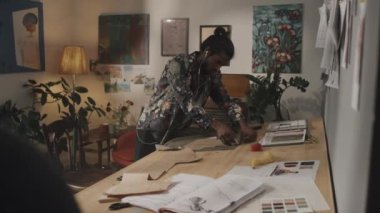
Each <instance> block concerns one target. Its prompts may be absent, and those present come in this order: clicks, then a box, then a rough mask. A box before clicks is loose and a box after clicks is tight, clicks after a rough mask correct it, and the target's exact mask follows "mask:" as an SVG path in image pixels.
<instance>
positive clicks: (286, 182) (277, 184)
mask: <svg viewBox="0 0 380 213" xmlns="http://www.w3.org/2000/svg"><path fill="white" fill-rule="evenodd" d="M259 180H260V181H262V182H264V186H265V193H262V194H260V195H259V196H257V197H256V198H255V199H253V200H252V201H251V202H248V203H247V204H246V205H243V206H241V207H240V208H239V209H238V211H237V212H238V213H252V212H260V200H261V199H270V198H274V197H277V198H278V197H284V198H286V197H294V196H304V197H306V199H307V200H308V201H309V204H310V206H311V207H312V209H313V210H314V211H327V210H329V209H330V207H329V205H328V204H327V202H326V200H325V199H324V197H323V195H322V194H321V192H320V191H319V189H318V187H317V186H316V185H315V183H314V181H313V180H312V179H310V178H302V179H300V178H297V179H295V178H283V177H266V178H259Z"/></svg>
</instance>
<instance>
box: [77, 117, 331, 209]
mask: <svg viewBox="0 0 380 213" xmlns="http://www.w3.org/2000/svg"><path fill="white" fill-rule="evenodd" d="M308 125H309V130H310V134H311V136H312V137H314V138H315V139H316V140H315V141H316V142H313V143H306V144H302V145H291V146H278V147H270V148H265V150H270V151H271V152H272V153H273V154H274V156H276V158H277V160H279V161H286V160H320V165H319V169H318V173H317V176H316V179H315V183H316V185H317V186H318V187H319V189H320V191H321V193H322V195H323V196H324V198H325V199H326V201H327V203H328V205H329V206H330V209H331V210H330V211H328V212H335V203H334V193H333V187H332V186H333V184H332V182H331V174H330V166H329V158H328V151H327V144H326V140H325V131H324V124H323V120H322V119H320V118H318V119H312V120H310V121H309V122H308ZM259 135H262V132H261V133H260V134H259ZM259 137H260V136H259ZM255 155H257V153H254V152H251V151H250V144H245V145H240V146H239V147H237V148H236V149H234V150H230V151H226V150H224V151H209V152H197V156H200V157H201V158H202V160H201V161H199V162H196V163H189V164H179V165H176V166H175V167H173V168H172V169H170V170H169V172H168V173H167V174H165V175H164V178H166V177H170V176H173V175H175V174H177V173H191V174H198V175H205V176H209V177H213V178H217V177H220V176H222V175H223V174H225V173H226V172H228V171H229V170H230V169H231V168H232V167H233V166H235V165H250V161H251V159H252V158H253V157H254V156H255ZM163 157H165V152H154V153H152V154H150V155H148V156H147V157H145V158H143V159H141V160H139V161H137V162H135V163H133V164H132V165H130V166H128V167H126V168H124V169H122V170H120V171H118V172H116V173H115V174H113V175H111V176H109V177H107V178H105V179H103V180H101V181H99V182H98V183H96V184H94V185H92V186H90V187H88V188H86V189H84V190H82V191H81V192H79V193H77V194H76V195H75V198H76V200H77V202H78V204H79V206H80V208H81V210H82V212H83V213H96V212H109V210H108V206H109V205H110V203H99V202H98V198H99V196H100V194H101V193H102V192H104V191H105V190H107V189H108V188H109V187H110V186H111V185H113V184H114V183H115V182H116V179H117V177H119V176H121V175H122V174H123V173H125V172H138V171H142V170H143V169H144V168H145V167H147V166H148V165H149V164H150V163H151V162H155V161H156V160H157V159H160V158H163ZM112 212H130V213H142V212H148V211H147V210H143V209H140V208H127V209H121V210H118V211H112ZM237 212H239V211H237Z"/></svg>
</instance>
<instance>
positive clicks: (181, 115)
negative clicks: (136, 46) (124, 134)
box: [135, 27, 256, 159]
mask: <svg viewBox="0 0 380 213" xmlns="http://www.w3.org/2000/svg"><path fill="white" fill-rule="evenodd" d="M233 56H234V45H233V43H232V41H231V40H230V39H229V38H228V35H227V32H226V31H225V30H224V28H222V27H218V28H216V29H215V31H214V34H213V35H211V36H209V37H208V38H207V39H206V40H205V41H204V42H203V43H202V44H201V50H200V51H195V52H193V53H191V54H190V55H184V54H180V55H177V56H175V57H174V58H173V59H171V60H170V61H169V62H168V63H167V64H166V66H165V69H164V71H163V73H162V75H161V77H160V80H159V81H158V84H157V86H156V88H155V92H154V94H153V95H152V97H151V98H150V101H149V104H148V105H147V106H146V107H145V108H144V110H143V111H142V113H141V115H140V118H139V120H138V122H137V127H136V130H137V142H136V143H137V144H136V156H135V158H136V159H140V158H142V157H144V156H146V155H148V154H149V153H151V152H153V151H154V150H155V145H154V144H159V143H161V144H162V143H164V142H166V141H168V140H169V139H170V138H171V137H173V135H174V134H177V133H178V131H179V130H182V129H184V128H186V127H189V126H190V125H191V123H192V122H195V123H196V124H198V125H199V126H200V127H202V128H204V129H208V128H212V129H214V130H215V131H216V135H217V138H219V139H221V140H222V141H223V142H224V143H226V144H232V143H233V140H234V136H235V133H234V132H233V130H232V129H231V127H230V126H228V125H226V124H224V123H222V122H221V121H218V120H216V119H213V118H212V116H211V115H210V114H208V113H207V112H206V111H205V109H204V108H203V106H204V105H205V103H206V101H207V99H208V97H209V96H210V97H211V99H212V100H213V101H214V102H215V103H216V104H217V105H218V107H219V108H221V109H224V110H226V112H227V114H228V116H229V117H230V118H232V120H233V121H235V122H237V123H239V126H240V133H241V134H242V136H244V137H245V138H246V139H248V140H254V139H256V132H255V131H254V130H253V129H251V128H250V127H249V126H248V125H247V123H246V122H245V118H244V116H243V114H242V108H241V107H240V106H239V105H238V104H237V103H234V102H233V101H232V100H231V98H230V96H229V95H228V94H227V91H226V89H225V88H224V86H223V84H222V82H221V77H222V75H221V72H220V67H221V66H223V65H226V64H228V63H229V61H230V60H231V59H232V57H233ZM237 83H238V82H237Z"/></svg>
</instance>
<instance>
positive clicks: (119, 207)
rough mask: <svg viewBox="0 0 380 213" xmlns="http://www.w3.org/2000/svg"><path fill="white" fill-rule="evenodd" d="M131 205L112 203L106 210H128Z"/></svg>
mask: <svg viewBox="0 0 380 213" xmlns="http://www.w3.org/2000/svg"><path fill="white" fill-rule="evenodd" d="M131 206H132V205H131V204H130V203H113V204H111V205H110V206H109V207H108V209H109V210H119V209H122V208H128V207H131Z"/></svg>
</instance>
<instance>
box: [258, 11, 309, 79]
mask: <svg viewBox="0 0 380 213" xmlns="http://www.w3.org/2000/svg"><path fill="white" fill-rule="evenodd" d="M302 16H303V5H302V4H285V5H265V6H254V8H253V46H252V72H254V73H267V72H274V71H275V70H277V71H279V72H281V73H300V72H301V55H302Z"/></svg>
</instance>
